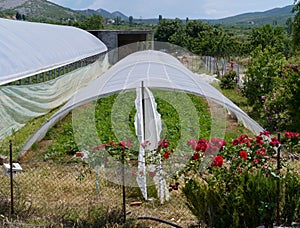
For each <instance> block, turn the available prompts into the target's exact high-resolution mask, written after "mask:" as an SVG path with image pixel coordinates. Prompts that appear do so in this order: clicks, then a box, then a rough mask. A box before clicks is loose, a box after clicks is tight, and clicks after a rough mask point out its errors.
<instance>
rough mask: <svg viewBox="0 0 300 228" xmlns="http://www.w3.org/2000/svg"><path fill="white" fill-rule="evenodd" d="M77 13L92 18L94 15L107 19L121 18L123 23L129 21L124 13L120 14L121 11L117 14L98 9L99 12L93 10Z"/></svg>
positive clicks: (116, 12)
mask: <svg viewBox="0 0 300 228" xmlns="http://www.w3.org/2000/svg"><path fill="white" fill-rule="evenodd" d="M77 12H79V13H83V14H85V15H88V16H92V15H93V14H99V15H101V16H102V17H103V18H105V19H109V18H111V19H115V18H117V17H119V18H121V20H123V21H128V17H127V16H126V15H124V14H123V13H121V12H119V11H115V12H112V13H110V12H108V11H106V10H104V9H101V8H100V9H97V10H92V9H87V10H77Z"/></svg>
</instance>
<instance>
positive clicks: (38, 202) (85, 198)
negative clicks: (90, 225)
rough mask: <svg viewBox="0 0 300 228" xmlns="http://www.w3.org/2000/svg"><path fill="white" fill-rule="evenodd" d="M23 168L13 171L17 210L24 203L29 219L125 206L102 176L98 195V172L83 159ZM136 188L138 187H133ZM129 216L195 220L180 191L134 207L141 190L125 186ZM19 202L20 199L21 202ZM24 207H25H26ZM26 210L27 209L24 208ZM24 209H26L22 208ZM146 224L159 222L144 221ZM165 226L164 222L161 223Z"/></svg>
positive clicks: (5, 181)
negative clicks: (138, 191) (67, 162)
mask: <svg viewBox="0 0 300 228" xmlns="http://www.w3.org/2000/svg"><path fill="white" fill-rule="evenodd" d="M22 168H23V172H22V173H18V174H16V175H14V179H15V181H16V183H17V185H15V198H16V199H15V201H16V205H15V207H16V211H21V209H20V208H17V207H18V206H22V205H23V204H24V203H25V204H26V205H28V207H27V210H28V212H30V213H26V214H28V215H29V214H30V218H26V217H24V218H22V219H24V220H25V221H26V222H31V223H35V224H37V223H39V224H59V223H61V222H62V221H63V220H64V219H65V218H66V216H71V215H70V212H72V214H74V215H76V216H77V217H78V219H85V218H87V217H88V216H89V211H90V210H91V208H92V207H97V206H99V205H102V206H103V207H104V208H110V209H112V208H119V209H120V210H121V208H122V188H121V186H119V185H117V184H113V183H110V182H108V181H107V180H105V179H103V178H100V179H99V195H98V196H96V187H95V186H96V184H95V183H96V182H95V181H96V173H95V171H94V170H92V169H90V168H89V167H88V166H86V165H83V164H82V163H70V164H57V163H51V162H50V163H49V162H28V163H25V162H23V163H22ZM0 178H1V186H4V187H2V188H3V189H2V192H3V194H6V195H7V198H8V199H9V176H4V175H1V176H0ZM134 191H136V190H134ZM126 194H127V196H128V197H127V198H126V200H127V202H126V208H127V211H131V214H130V215H129V216H128V217H132V218H134V217H140V216H149V217H156V218H160V219H164V220H167V221H171V222H174V223H176V224H178V225H182V226H183V227H184V226H186V225H187V224H189V223H190V221H191V220H193V216H192V214H191V213H190V211H189V210H188V208H187V207H186V205H185V200H184V199H183V196H182V194H181V193H180V190H179V191H172V192H171V194H170V195H171V200H170V201H169V202H166V203H165V204H163V205H160V203H159V202H158V200H156V199H155V200H153V201H148V202H143V204H142V205H141V206H138V207H131V206H130V203H131V202H133V201H137V200H140V199H141V194H132V189H131V188H129V187H127V188H126ZM19 202H20V203H19ZM23 209H24V208H23ZM24 210H25V209H24ZM22 213H24V212H22ZM144 222H146V223H147V224H149V225H150V224H152V225H155V227H158V225H159V224H158V223H155V222H150V221H144ZM161 227H163V226H161Z"/></svg>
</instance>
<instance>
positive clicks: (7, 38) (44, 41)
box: [0, 18, 107, 85]
mask: <svg viewBox="0 0 300 228" xmlns="http://www.w3.org/2000/svg"><path fill="white" fill-rule="evenodd" d="M105 51H107V47H106V46H105V44H103V43H102V42H101V41H100V40H99V39H98V38H96V37H95V36H93V35H92V34H90V33H88V32H86V31H84V30H82V29H78V28H75V27H71V26H59V25H52V24H44V23H33V22H24V21H15V20H9V19H1V18H0V85H3V84H7V83H9V82H13V81H16V80H19V79H22V78H26V77H28V76H31V75H35V74H38V73H41V72H44V71H48V70H50V69H54V68H57V67H60V66H63V65H66V64H70V63H73V62H75V61H78V60H81V59H84V58H87V57H90V56H93V55H97V54H100V53H103V52H105Z"/></svg>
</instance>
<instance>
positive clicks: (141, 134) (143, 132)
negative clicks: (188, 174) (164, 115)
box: [134, 86, 170, 203]
mask: <svg viewBox="0 0 300 228" xmlns="http://www.w3.org/2000/svg"><path fill="white" fill-rule="evenodd" d="M136 93H137V96H136V100H135V107H136V115H135V122H134V125H135V129H136V135H137V137H138V140H139V142H140V148H139V155H138V173H137V177H136V181H137V184H138V186H139V187H140V189H141V192H142V194H143V197H144V198H145V200H147V199H148V195H147V180H146V178H147V177H146V173H147V170H146V156H149V154H148V155H146V154H145V150H147V151H148V152H151V151H152V153H153V150H155V149H156V148H157V147H158V143H159V141H160V134H161V131H162V122H161V116H160V114H159V113H158V111H157V104H156V102H155V99H154V96H153V94H152V92H151V91H150V90H149V89H148V88H144V87H143V86H141V88H137V89H136ZM148 142H149V143H148ZM150 156H151V155H150ZM155 160H156V161H155V164H150V165H148V166H149V167H148V168H149V169H150V171H151V172H155V173H157V174H156V175H155V177H154V178H153V179H154V182H155V185H156V187H157V193H158V197H159V199H160V202H161V203H164V202H165V201H167V200H169V198H170V195H169V190H168V188H167V183H166V179H165V177H164V176H163V170H162V158H161V156H160V154H157V159H155Z"/></svg>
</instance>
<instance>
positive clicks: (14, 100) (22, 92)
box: [0, 55, 109, 140]
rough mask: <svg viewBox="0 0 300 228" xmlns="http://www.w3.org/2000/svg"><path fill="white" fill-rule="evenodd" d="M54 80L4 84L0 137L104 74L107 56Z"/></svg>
mask: <svg viewBox="0 0 300 228" xmlns="http://www.w3.org/2000/svg"><path fill="white" fill-rule="evenodd" d="M102 57H103V58H99V59H98V60H97V61H96V62H94V63H93V64H90V65H87V66H85V67H82V68H78V69H77V70H74V71H72V72H69V73H67V74H65V75H63V76H60V77H58V78H56V79H53V80H51V81H47V82H43V83H39V84H32V85H21V86H1V87H0V117H1V121H0V140H3V139H4V138H5V137H6V136H8V135H11V133H12V132H13V131H17V130H18V129H20V128H21V127H23V126H24V125H25V124H26V123H27V121H29V120H31V119H33V118H35V117H38V116H41V115H44V114H46V113H48V112H49V111H51V110H52V109H54V108H56V107H58V106H60V105H62V104H63V103H65V102H67V101H68V100H69V99H70V98H71V97H72V96H73V95H74V93H75V92H77V91H78V90H79V89H80V88H82V87H84V86H86V85H87V84H88V83H89V82H91V81H93V80H95V79H96V78H97V77H98V76H99V75H101V74H102V73H104V72H105V71H106V70H107V69H108V67H109V63H108V58H107V56H106V55H105V56H102Z"/></svg>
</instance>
